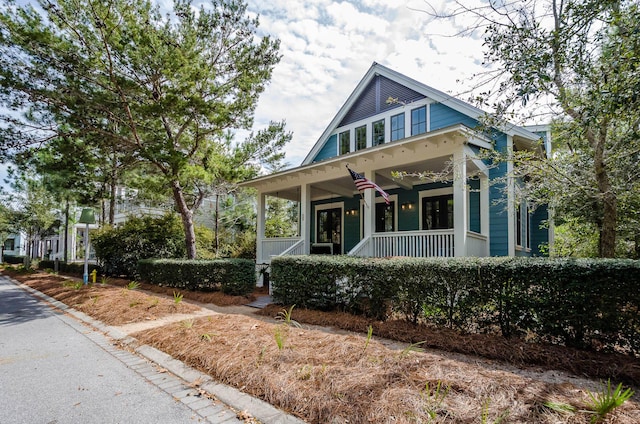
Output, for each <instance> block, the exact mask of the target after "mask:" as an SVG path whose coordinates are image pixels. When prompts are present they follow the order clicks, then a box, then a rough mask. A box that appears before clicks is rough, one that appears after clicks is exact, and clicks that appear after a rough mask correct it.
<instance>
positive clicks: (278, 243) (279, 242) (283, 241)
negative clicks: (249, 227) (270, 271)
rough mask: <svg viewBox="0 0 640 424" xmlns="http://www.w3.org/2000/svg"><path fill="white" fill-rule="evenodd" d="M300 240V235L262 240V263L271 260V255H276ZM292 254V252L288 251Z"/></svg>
mask: <svg viewBox="0 0 640 424" xmlns="http://www.w3.org/2000/svg"><path fill="white" fill-rule="evenodd" d="M301 241H302V240H301V239H300V237H273V238H266V239H263V240H262V258H259V259H261V261H262V263H269V262H271V257H272V256H278V255H281V254H282V253H284V252H285V251H287V250H288V249H290V248H292V247H293V246H295V245H297V244H300V245H301V246H302V243H300V242H301ZM289 254H293V253H289Z"/></svg>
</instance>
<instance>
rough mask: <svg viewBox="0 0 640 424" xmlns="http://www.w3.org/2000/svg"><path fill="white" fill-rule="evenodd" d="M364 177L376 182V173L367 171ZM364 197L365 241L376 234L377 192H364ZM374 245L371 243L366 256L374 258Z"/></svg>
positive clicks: (370, 190)
mask: <svg viewBox="0 0 640 424" xmlns="http://www.w3.org/2000/svg"><path fill="white" fill-rule="evenodd" d="M363 175H364V176H365V177H366V178H368V179H369V180H370V181H372V182H374V183H375V182H376V180H375V178H376V173H375V171H367V172H366V173H363ZM362 195H363V197H364V216H363V217H362V218H363V230H364V234H362V237H363V239H366V238H371V236H372V235H373V233H375V232H376V220H375V216H376V191H375V190H374V189H372V188H370V189H367V190H364V192H362ZM372 246H373V244H372V240H370V242H369V247H368V250H367V251H366V252H363V253H364V254H365V256H373V254H374V252H373V247H372Z"/></svg>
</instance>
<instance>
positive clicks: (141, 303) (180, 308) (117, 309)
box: [3, 270, 200, 326]
mask: <svg viewBox="0 0 640 424" xmlns="http://www.w3.org/2000/svg"><path fill="white" fill-rule="evenodd" d="M3 274H7V275H10V276H11V277H12V278H14V279H16V280H18V281H20V282H21V283H23V284H25V285H27V286H29V287H32V288H34V289H36V290H38V291H40V292H42V293H44V294H46V295H48V296H51V297H53V298H54V299H56V300H59V301H60V302H62V303H64V304H66V305H67V306H70V307H72V308H74V309H76V310H79V311H81V312H84V313H85V314H87V315H89V316H91V317H93V318H95V319H97V320H99V321H102V322H103V323H105V324H107V325H114V326H118V325H124V324H130V323H133V322H141V321H151V320H157V319H159V318H162V317H166V316H169V315H173V314H190V313H194V312H196V311H199V310H200V307H198V306H196V305H192V304H189V303H185V302H180V303H177V304H176V302H174V300H173V299H170V298H167V297H165V296H150V295H148V294H146V293H143V292H141V291H137V290H128V289H126V288H124V287H122V288H120V287H116V286H112V285H102V284H94V285H90V286H78V284H81V280H80V281H79V280H78V279H77V278H75V279H71V278H65V277H61V276H57V275H52V274H45V273H33V274H18V273H14V272H9V271H6V270H5V271H3Z"/></svg>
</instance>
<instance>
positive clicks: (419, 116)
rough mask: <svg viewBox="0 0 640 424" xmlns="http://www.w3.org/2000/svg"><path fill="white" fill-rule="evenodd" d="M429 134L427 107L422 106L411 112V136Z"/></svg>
mask: <svg viewBox="0 0 640 424" xmlns="http://www.w3.org/2000/svg"><path fill="white" fill-rule="evenodd" d="M426 132H427V107H426V106H422V107H419V108H417V109H413V110H412V111H411V135H418V134H424V133H426Z"/></svg>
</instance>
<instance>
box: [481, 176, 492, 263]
mask: <svg viewBox="0 0 640 424" xmlns="http://www.w3.org/2000/svg"><path fill="white" fill-rule="evenodd" d="M480 234H482V235H483V236H485V237H486V238H487V244H486V246H485V256H490V252H491V246H490V239H489V177H488V176H487V175H485V174H484V173H482V174H480Z"/></svg>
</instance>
